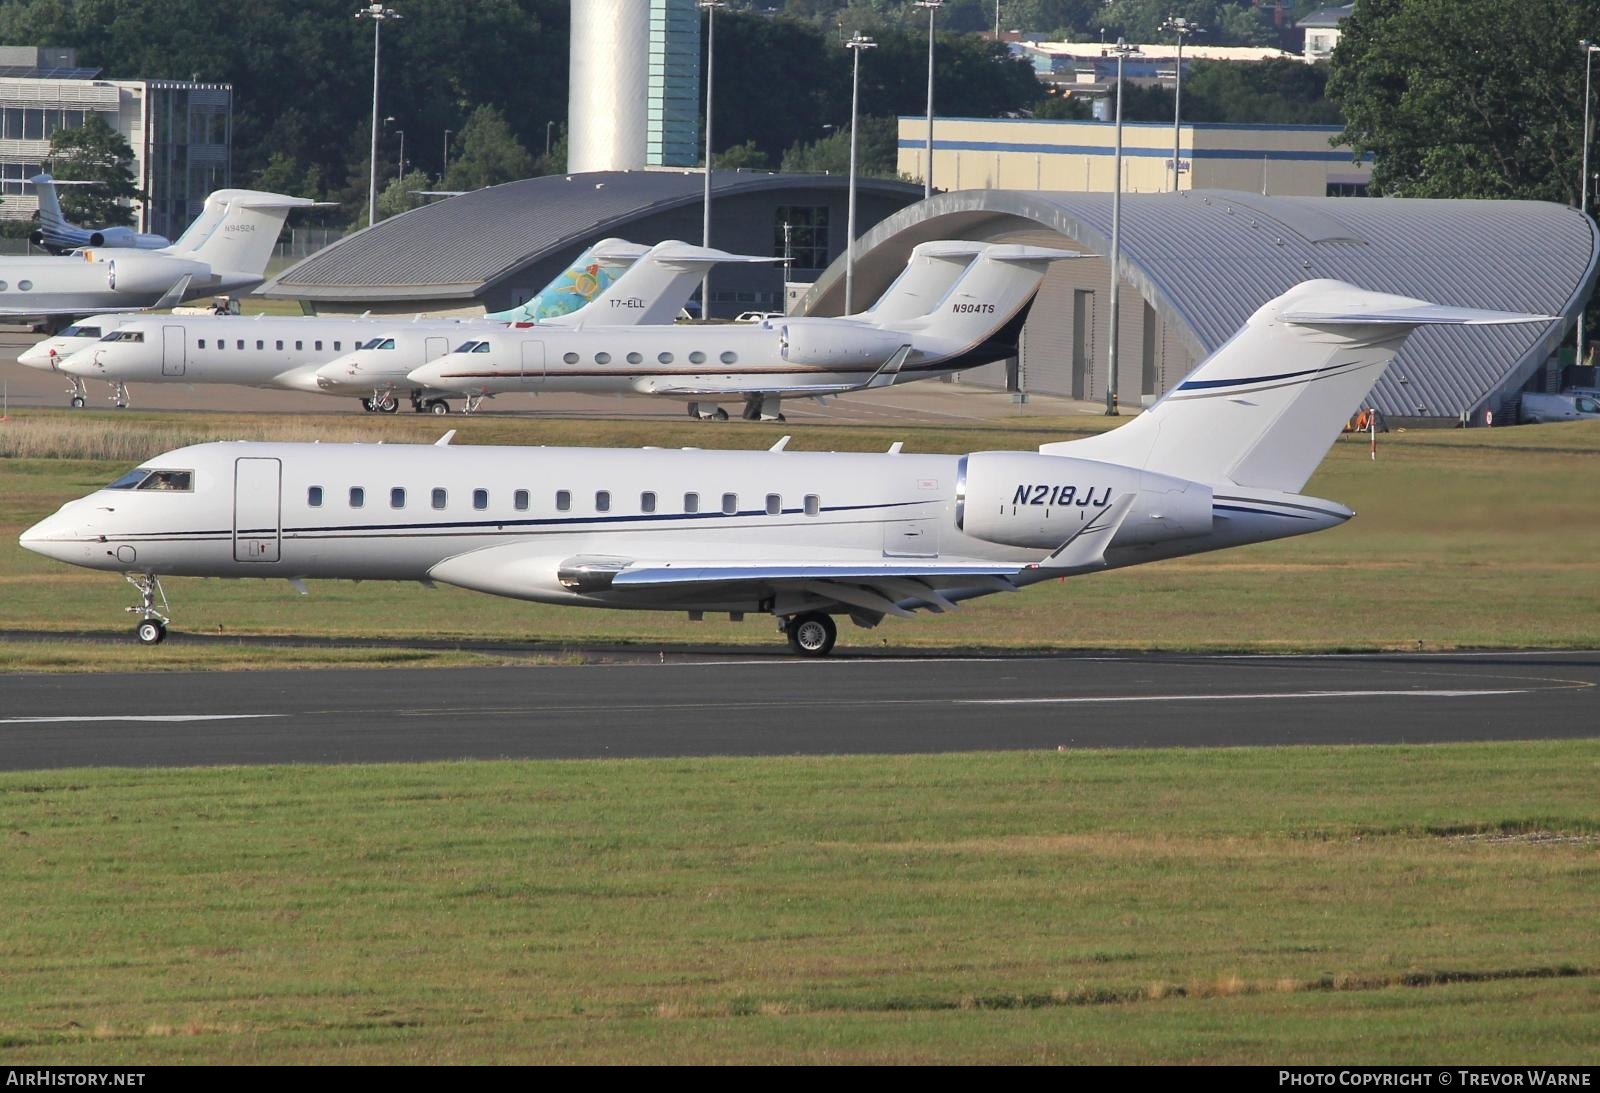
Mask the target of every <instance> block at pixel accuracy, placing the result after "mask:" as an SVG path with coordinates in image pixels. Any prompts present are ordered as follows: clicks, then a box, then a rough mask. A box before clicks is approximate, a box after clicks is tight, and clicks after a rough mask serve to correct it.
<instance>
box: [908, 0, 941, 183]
mask: <svg viewBox="0 0 1600 1093" xmlns="http://www.w3.org/2000/svg"><path fill="white" fill-rule="evenodd" d="M912 6H913V7H919V8H927V9H928V160H927V162H926V163H924V164H923V165H922V200H924V201H926V200H928V199H929V198H930V197H932V196H933V18H934V16H936V15H938V14H939V9H940V8H942V7H944V0H915V3H914V4H913V5H912Z"/></svg>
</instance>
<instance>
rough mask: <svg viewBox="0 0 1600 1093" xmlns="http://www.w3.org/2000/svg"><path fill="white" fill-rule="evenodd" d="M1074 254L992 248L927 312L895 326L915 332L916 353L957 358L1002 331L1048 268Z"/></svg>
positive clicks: (1000, 245)
mask: <svg viewBox="0 0 1600 1093" xmlns="http://www.w3.org/2000/svg"><path fill="white" fill-rule="evenodd" d="M1083 257H1087V256H1086V255H1081V254H1078V253H1076V252H1074V251H1065V250H1054V249H1051V248H1049V247H1028V246H1022V245H1020V244H1016V243H992V244H990V245H988V246H986V247H984V248H983V251H982V252H981V253H980V254H979V255H978V257H977V259H976V260H975V261H973V263H972V265H970V266H968V267H967V271H966V273H964V274H962V276H961V277H960V279H959V280H957V281H956V283H955V284H954V285H952V286H951V287H950V289H949V290H948V291H947V292H946V293H945V294H944V298H943V299H941V300H940V301H939V303H938V306H937V307H935V308H934V309H933V311H932V312H931V313H929V314H928V315H926V316H924V317H923V318H921V319H915V320H911V321H910V322H905V323H902V324H899V325H900V326H901V327H903V328H904V329H907V330H912V331H915V332H916V333H917V344H918V348H919V349H921V348H923V347H924V346H925V345H926V346H927V347H928V348H929V349H933V350H936V351H938V352H941V353H960V352H964V351H965V350H967V349H971V348H973V347H976V346H978V345H981V344H982V343H983V342H984V341H985V340H987V339H988V338H989V337H991V336H992V335H993V334H994V333H995V332H996V331H999V330H1002V329H1004V328H1005V327H1006V326H1007V324H1009V323H1010V322H1011V321H1012V320H1013V319H1014V318H1016V317H1017V316H1018V315H1020V314H1021V313H1022V312H1023V310H1024V309H1025V308H1026V307H1027V306H1028V304H1029V303H1031V302H1032V300H1033V296H1034V293H1036V292H1038V291H1039V282H1041V281H1043V280H1044V275H1045V272H1046V271H1047V270H1048V269H1049V268H1050V263H1051V262H1054V261H1057V260H1058V259H1062V258H1083Z"/></svg>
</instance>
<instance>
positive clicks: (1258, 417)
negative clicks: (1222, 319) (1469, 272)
mask: <svg viewBox="0 0 1600 1093" xmlns="http://www.w3.org/2000/svg"><path fill="white" fill-rule="evenodd" d="M1551 321H1553V318H1552V317H1551V316H1548V315H1519V314H1514V313H1509V312H1503V311H1478V310H1474V309H1471V308H1455V307H1441V306H1439V305H1436V304H1430V303H1428V302H1427V301H1425V300H1414V299H1411V298H1409V297H1405V296H1391V295H1387V294H1385V293H1379V292H1368V291H1366V290H1364V289H1360V288H1356V287H1355V286H1354V285H1348V284H1345V283H1343V282H1341V281H1330V280H1318V281H1306V282H1304V283H1302V284H1299V285H1296V286H1295V287H1294V288H1292V289H1290V290H1289V291H1288V292H1286V293H1284V294H1283V295H1282V296H1279V297H1278V298H1277V299H1275V300H1272V301H1270V302H1269V303H1267V304H1265V305H1264V306H1263V307H1261V308H1260V309H1259V310H1258V311H1257V312H1256V313H1255V314H1254V315H1252V316H1250V318H1249V320H1248V321H1247V322H1246V323H1245V325H1244V326H1243V327H1242V328H1241V329H1240V330H1239V332H1238V333H1237V334H1235V335H1234V336H1233V338H1231V339H1230V340H1229V341H1228V343H1227V344H1226V345H1224V346H1222V347H1221V348H1220V349H1218V350H1217V351H1216V352H1215V353H1213V354H1211V356H1209V357H1207V358H1206V359H1205V360H1204V361H1202V362H1201V363H1200V365H1199V367H1197V368H1195V370H1194V371H1193V372H1190V373H1189V375H1188V376H1186V377H1185V378H1184V379H1183V380H1182V382H1180V383H1179V384H1178V385H1177V386H1176V387H1173V388H1172V389H1171V390H1169V391H1168V392H1167V393H1166V395H1164V396H1163V397H1162V398H1161V399H1160V401H1158V402H1157V403H1156V404H1155V405H1154V406H1152V407H1151V408H1150V409H1149V410H1147V411H1145V412H1144V413H1142V414H1140V415H1139V416H1138V417H1136V418H1134V419H1133V420H1132V421H1130V422H1129V423H1128V424H1126V425H1124V426H1122V427H1121V428H1119V429H1115V430H1113V431H1111V432H1109V433H1104V434H1102V435H1100V436H1095V437H1088V438H1085V439H1083V440H1071V441H1063V442H1061V443H1056V444H1046V445H1044V446H1043V447H1041V448H1040V451H1042V452H1045V453H1047V454H1050V455H1071V456H1077V457H1080V458H1084V459H1102V460H1106V461H1109V462H1116V463H1124V464H1128V465H1130V466H1135V467H1140V468H1143V469H1146V470H1151V471H1157V472H1161V473H1165V474H1173V475H1178V476H1180V477H1183V478H1188V479H1192V480H1195V481H1199V482H1207V483H1213V484H1223V483H1232V484H1234V485H1238V486H1246V487H1253V488H1259V489H1270V490H1281V491H1283V492H1286V493H1295V492H1298V491H1299V489H1300V488H1301V487H1302V486H1304V485H1305V483H1306V480H1307V479H1309V478H1310V477H1311V473H1312V472H1313V471H1315V470H1316V468H1317V464H1319V463H1321V462H1322V458H1323V456H1325V455H1327V453H1328V449H1329V448H1330V447H1332V446H1333V442H1334V440H1335V439H1336V438H1337V437H1338V435H1339V430H1340V429H1341V428H1342V427H1343V425H1344V423H1345V422H1346V421H1348V420H1349V418H1350V415H1351V414H1353V413H1354V412H1355V411H1356V409H1357V408H1358V407H1359V406H1360V404H1361V400H1362V399H1364V398H1366V396H1367V392H1369V391H1370V390H1372V385H1373V384H1374V383H1376V382H1377V381H1378V378H1379V377H1380V376H1382V375H1383V370H1384V369H1385V368H1387V367H1388V366H1389V362H1390V361H1392V360H1394V357H1395V354H1396V353H1397V352H1399V350H1400V347H1401V345H1403V344H1404V343H1405V340H1406V338H1407V336H1409V335H1410V334H1411V332H1412V331H1413V330H1415V329H1416V328H1417V327H1419V326H1425V325H1432V324H1441V325H1463V324H1485V323H1528V322H1551Z"/></svg>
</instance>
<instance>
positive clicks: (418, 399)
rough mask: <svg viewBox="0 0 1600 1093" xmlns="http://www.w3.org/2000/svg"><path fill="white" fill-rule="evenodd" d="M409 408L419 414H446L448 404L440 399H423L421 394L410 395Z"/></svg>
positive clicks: (448, 408)
mask: <svg viewBox="0 0 1600 1093" xmlns="http://www.w3.org/2000/svg"><path fill="white" fill-rule="evenodd" d="M411 408H412V409H413V410H415V411H416V412H417V413H419V414H439V415H443V414H448V413H449V412H450V404H449V403H448V402H446V401H445V400H444V399H442V398H423V397H422V394H421V392H418V391H413V392H412V393H411Z"/></svg>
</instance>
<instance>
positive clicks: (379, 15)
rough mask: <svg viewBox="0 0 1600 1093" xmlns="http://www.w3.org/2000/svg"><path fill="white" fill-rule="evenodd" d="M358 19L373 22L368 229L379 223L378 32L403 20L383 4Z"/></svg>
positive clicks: (369, 7) (366, 9)
mask: <svg viewBox="0 0 1600 1093" xmlns="http://www.w3.org/2000/svg"><path fill="white" fill-rule="evenodd" d="M356 18H357V19H371V20H372V151H371V155H370V157H369V158H370V159H371V164H370V166H371V168H372V177H371V180H370V184H369V185H368V187H367V227H369V228H370V227H372V225H374V224H376V223H377V222H378V42H379V34H378V32H379V31H380V30H382V29H383V24H384V21H385V20H395V19H402V18H404V16H402V15H401V14H400V13H399V12H398V11H395V10H394V9H393V8H386V7H384V6H383V5H382V4H368V5H367V6H366V7H364V8H362V9H361V10H360V11H358V12H356Z"/></svg>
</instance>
